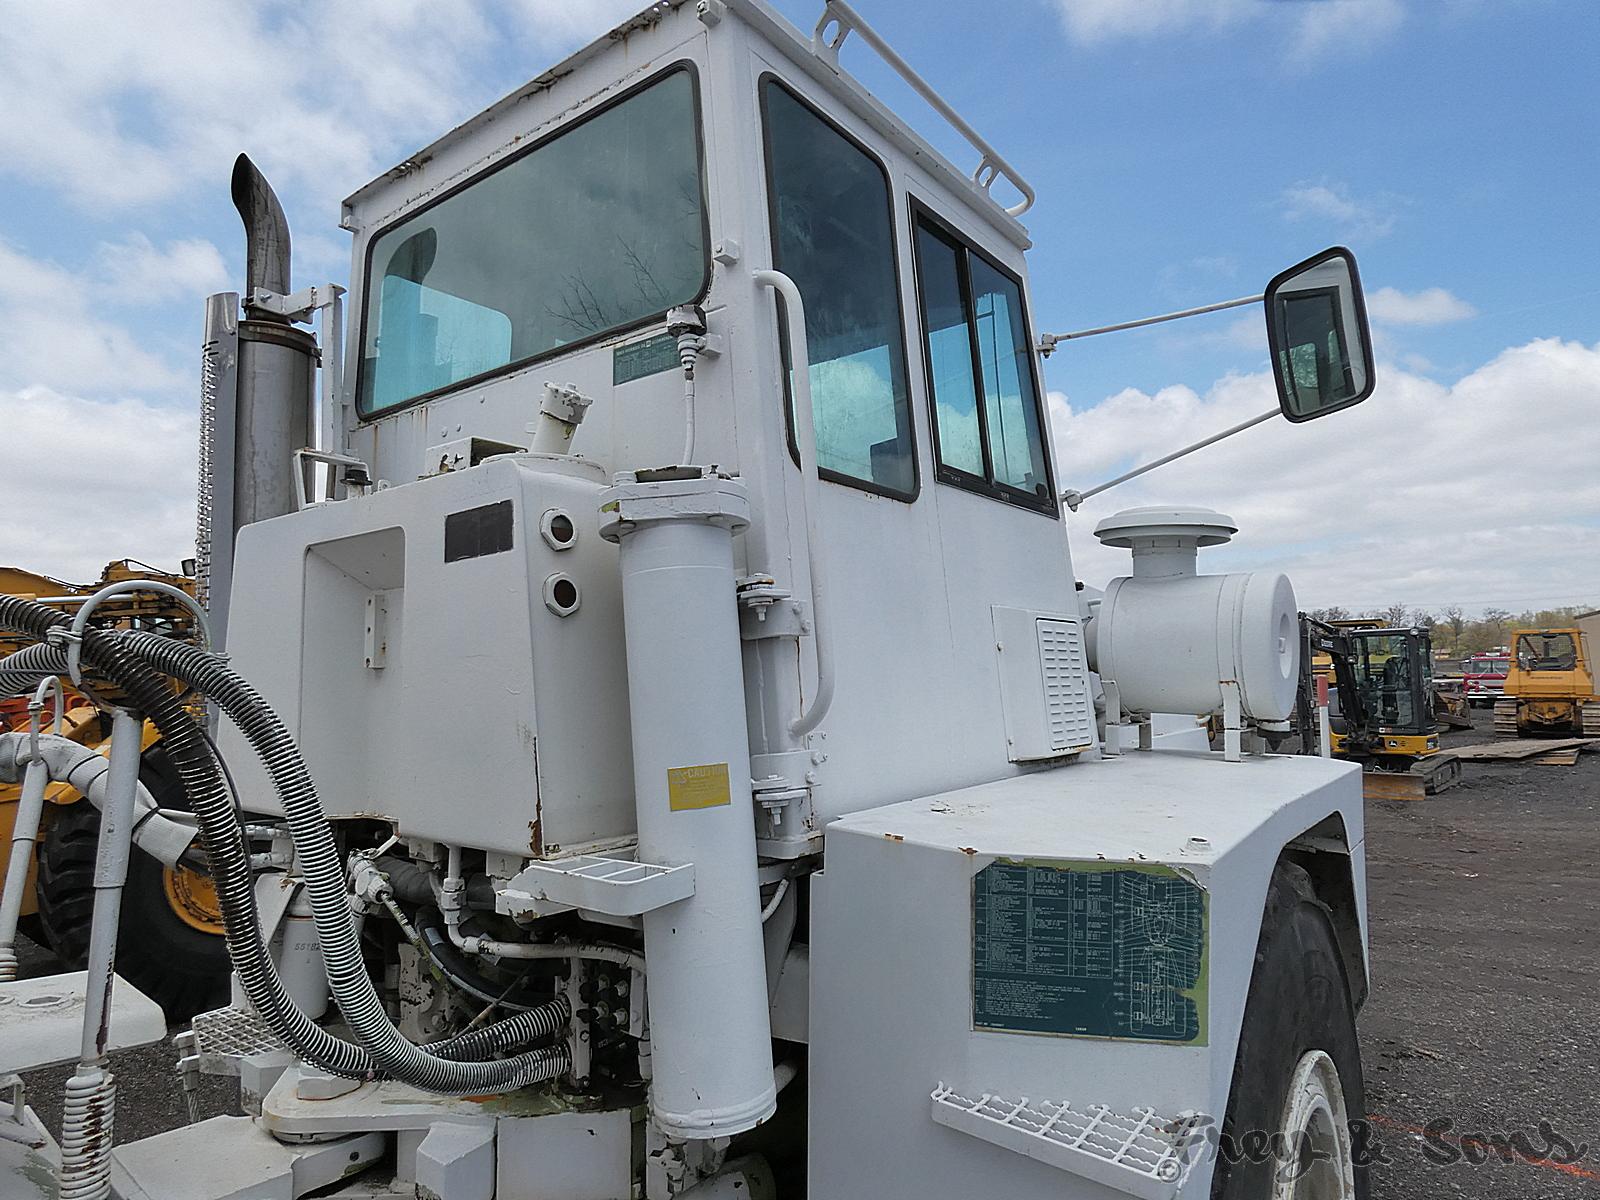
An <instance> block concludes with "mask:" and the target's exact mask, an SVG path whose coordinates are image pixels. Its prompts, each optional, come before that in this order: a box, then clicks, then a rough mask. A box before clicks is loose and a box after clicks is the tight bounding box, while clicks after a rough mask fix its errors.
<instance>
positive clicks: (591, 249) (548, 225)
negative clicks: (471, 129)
mask: <svg viewBox="0 0 1600 1200" xmlns="http://www.w3.org/2000/svg"><path fill="white" fill-rule="evenodd" d="M695 88H696V83H695V77H694V75H693V73H692V72H691V70H690V69H689V68H688V67H687V66H677V67H672V68H669V69H668V70H667V71H666V72H665V73H664V74H662V75H661V76H660V77H658V78H657V79H656V80H655V81H653V82H651V83H649V84H647V85H645V86H644V87H642V88H641V89H639V90H638V91H636V92H634V93H633V94H632V95H629V96H625V97H623V98H622V99H620V100H618V101H616V102H615V103H613V104H612V105H610V106H609V107H607V108H604V109H601V110H599V111H597V112H596V113H594V114H593V115H592V116H589V117H587V118H585V119H583V120H580V121H579V122H577V123H576V124H574V125H570V126H568V127H566V128H564V129H561V130H559V131H557V132H556V133H555V134H554V135H553V136H551V137H550V138H547V139H546V140H545V141H543V142H541V143H539V144H537V145H535V146H533V147H532V148H530V149H528V150H526V151H523V152H521V153H520V154H519V155H517V156H516V157H514V158H512V159H509V160H507V161H506V162H504V163H502V164H500V165H499V166H497V167H495V168H493V169H492V170H490V171H489V172H487V173H486V174H484V175H482V176H480V177H479V178H477V179H474V180H472V181H471V182H470V183H468V184H466V185H465V186H464V187H462V188H459V189H458V190H456V191H453V192H450V193H448V194H447V195H445V196H444V197H442V198H440V199H439V200H436V201H434V202H433V203H431V204H429V205H427V206H426V207H424V208H422V209H420V210H418V211H417V212H416V213H414V214H412V215H410V216H408V217H406V218H405V219H403V220H401V221H399V222H397V223H396V224H394V225H392V226H390V227H389V228H388V229H386V230H384V231H383V232H382V233H380V234H378V236H376V237H375V238H374V239H373V241H372V244H371V248H370V249H369V251H368V255H367V261H368V266H367V278H366V289H365V294H366V301H365V304H364V306H363V312H362V332H361V346H362V349H361V361H360V363H359V364H358V370H357V384H356V396H357V402H358V405H359V407H360V411H361V414H362V416H364V417H373V416H377V415H379V414H382V413H386V412H389V411H391V410H393V409H396V408H399V407H400V406H402V405H406V404H410V403H413V402H415V401H417V400H420V399H424V398H426V397H428V396H431V395H433V394H435V393H437V392H440V391H443V390H446V389H448V388H453V387H458V386H460V385H462V384H464V383H467V382H469V381H472V380H477V379H481V378H485V377H487V376H489V375H491V374H495V373H503V372H505V371H509V370H512V369H514V368H516V367H518V366H521V365H522V364H524V363H528V362H532V361H534V360H535V359H538V358H541V357H546V356H549V355H553V354H559V353H562V352H565V351H568V350H571V349H573V348H574V347H576V346H579V345H583V344H585V343H588V342H592V341H595V340H597V339H599V338H602V337H605V336H606V335H607V334H610V333H614V332H616V331H618V330H622V329H628V328H631V327H633V326H636V325H640V324H645V323H648V322H650V321H653V320H655V319H657V318H659V317H660V315H661V314H662V313H664V312H666V311H667V310H668V309H669V308H672V307H673V306H674V305H678V304H687V303H689V302H690V301H692V300H694V299H696V298H697V297H699V296H701V295H703V294H704V292H705V287H706V282H707V279H708V278H709V269H710V255H709V253H708V251H707V248H706V247H707V238H706V213H705V196H704V190H705V189H704V184H703V182H702V177H703V173H702V171H701V161H700V160H701V154H700V144H699V132H698V128H699V118H698V116H697V112H696V107H697V100H696V94H695Z"/></svg>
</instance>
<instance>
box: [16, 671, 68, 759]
mask: <svg viewBox="0 0 1600 1200" xmlns="http://www.w3.org/2000/svg"><path fill="white" fill-rule="evenodd" d="M52 691H53V692H55V694H56V718H55V720H54V721H52V722H51V724H52V725H53V726H54V728H55V732H56V735H57V736H61V735H64V734H65V733H66V728H67V695H66V692H65V691H64V690H63V689H62V687H61V677H60V676H59V675H47V676H46V677H45V678H43V679H41V680H40V681H39V686H38V687H37V688H35V689H34V693H33V699H31V700H29V701H28V750H27V755H28V756H27V758H26V759H24V760H22V762H24V763H31V762H40V761H42V756H41V755H40V753H39V735H40V734H41V733H42V732H43V731H44V730H43V722H41V721H40V720H39V718H40V717H41V716H42V715H43V714H44V706H45V698H46V697H47V696H48V695H49V694H50V693H51V692H52ZM19 765H21V764H20V763H19Z"/></svg>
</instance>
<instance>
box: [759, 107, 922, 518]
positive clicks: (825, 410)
mask: <svg viewBox="0 0 1600 1200" xmlns="http://www.w3.org/2000/svg"><path fill="white" fill-rule="evenodd" d="M762 101H763V105H764V108H765V113H766V136H767V172H768V187H769V192H770V197H771V205H772V225H773V229H772V238H773V258H774V265H775V266H776V267H777V268H778V269H779V270H780V271H783V272H784V273H785V274H787V275H788V276H789V277H790V278H792V279H793V280H794V281H795V284H796V285H797V286H798V287H799V289H800V294H801V296H803V297H804V298H805V308H806V341H807V346H808V350H809V352H810V356H811V400H812V409H813V413H814V419H815V424H816V434H817V464H818V466H819V467H820V468H821V469H822V470H823V471H824V472H827V473H830V474H832V475H834V476H842V477H844V478H846V479H849V480H859V481H860V482H862V483H865V484H868V485H870V486H871V487H873V488H875V489H876V490H879V491H884V492H889V493H891V494H893V495H898V496H904V497H909V496H911V495H913V494H915V491H916V463H915V458H914V456H913V451H912V442H911V406H910V401H909V399H908V394H907V388H906V367H905V334H904V330H903V323H902V317H901V312H900V292H899V285H898V282H897V280H896V277H895V265H894V264H895V259H894V255H895V248H894V227H893V223H892V221H891V219H890V212H891V209H890V201H889V181H888V179H887V178H886V177H885V175H884V173H883V168H882V167H880V166H879V165H878V163H877V162H876V161H875V160H874V159H872V158H871V157H870V156H869V155H868V154H867V153H866V152H865V151H864V150H862V149H861V148H860V147H859V146H857V145H856V144H855V143H854V142H852V141H850V140H849V139H848V138H846V137H845V136H844V135H843V134H842V133H840V132H839V131H838V130H836V129H835V128H834V127H833V126H832V125H830V124H828V123H827V122H826V121H824V120H823V119H822V118H821V117H819V116H817V115H816V114H815V113H814V112H812V111H811V109H810V108H808V107H807V106H806V105H805V104H803V103H801V102H800V101H799V100H798V99H796V98H795V97H794V96H792V95H790V93H789V92H788V91H787V90H785V89H784V88H783V87H782V85H780V84H778V83H777V82H775V81H773V80H767V81H766V83H765V84H764V85H763V88H762Z"/></svg>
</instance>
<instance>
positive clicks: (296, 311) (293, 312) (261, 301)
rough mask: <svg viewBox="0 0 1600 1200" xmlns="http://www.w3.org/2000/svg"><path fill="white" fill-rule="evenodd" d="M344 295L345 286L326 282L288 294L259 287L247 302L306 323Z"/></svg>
mask: <svg viewBox="0 0 1600 1200" xmlns="http://www.w3.org/2000/svg"><path fill="white" fill-rule="evenodd" d="M343 296H344V288H342V287H340V286H339V285H338V284H337V283H324V284H320V285H318V286H317V287H308V288H301V289H300V290H299V291H298V292H294V293H291V294H290V295H287V296H280V295H279V294H278V293H277V292H270V291H268V290H267V289H266V288H257V289H256V290H255V291H253V292H251V293H250V297H249V299H248V300H246V301H245V303H246V304H247V305H248V306H249V307H250V308H258V309H260V310H261V311H262V312H264V313H271V314H272V315H273V316H275V317H282V318H284V320H286V321H297V322H299V323H300V324H302V325H304V324H307V323H309V322H310V320H311V317H312V315H313V314H314V313H316V312H317V311H318V310H319V309H324V308H332V307H333V306H334V305H335V304H338V303H339V301H340V299H341V298H342V297H343Z"/></svg>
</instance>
